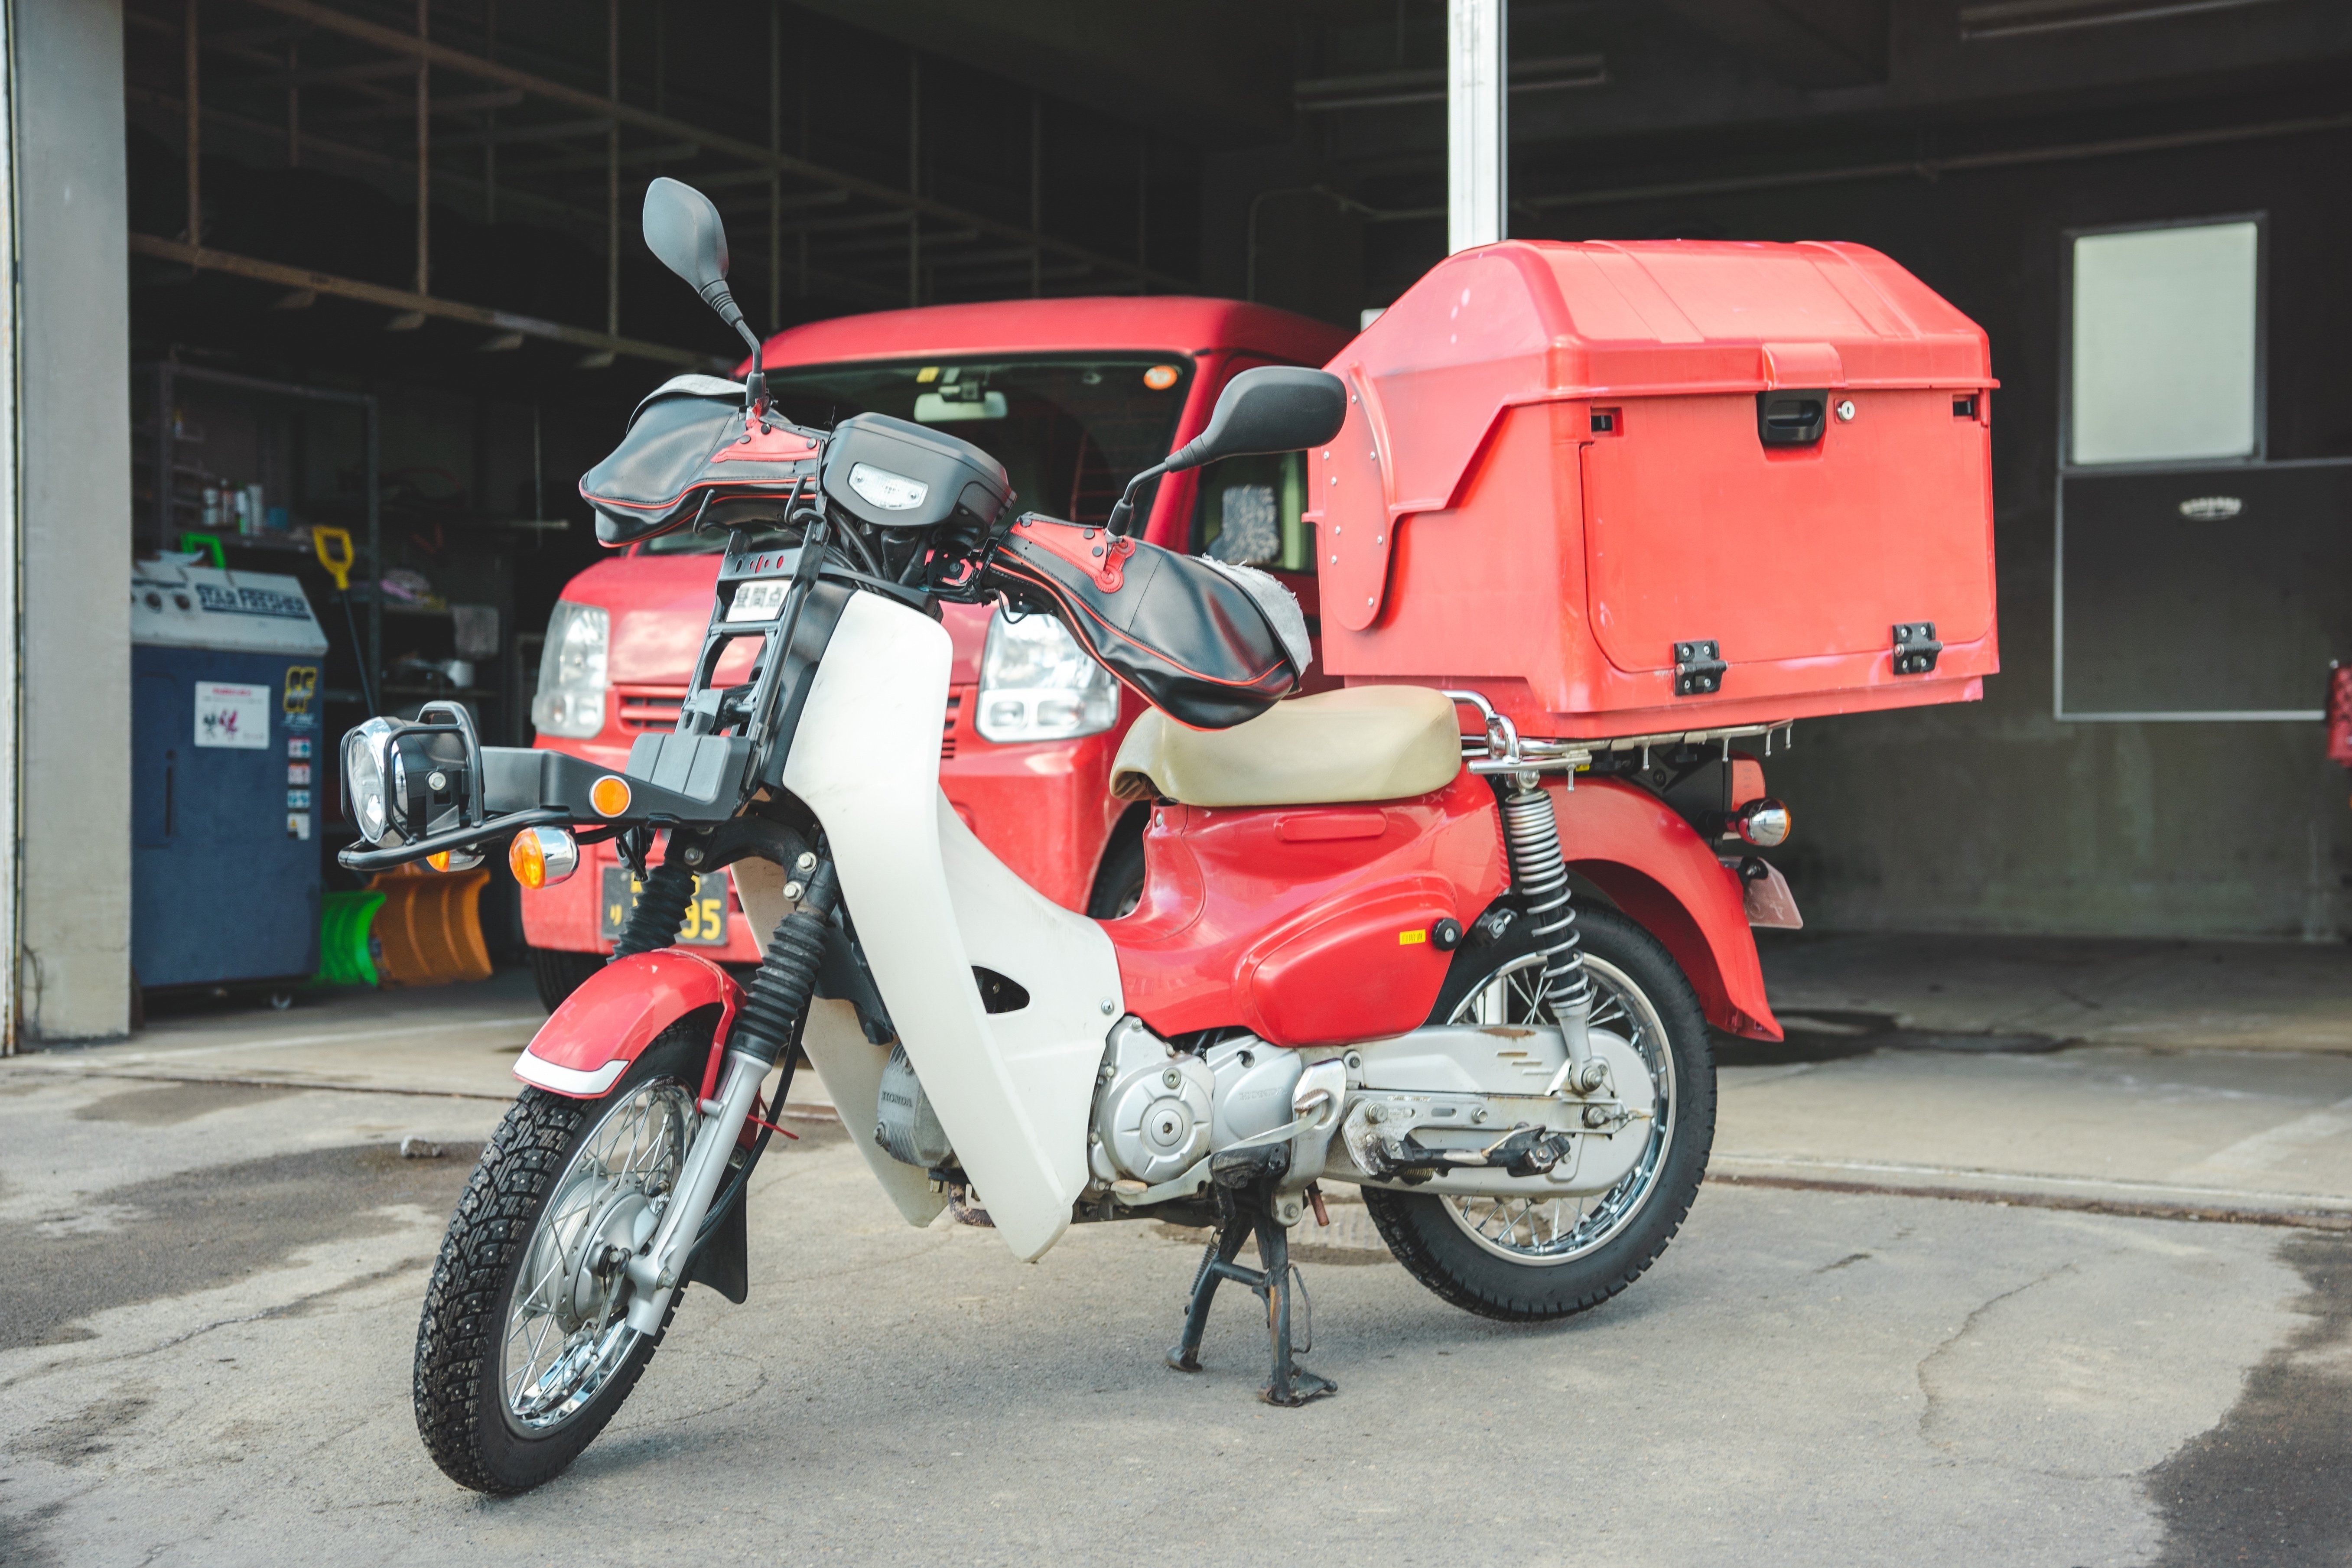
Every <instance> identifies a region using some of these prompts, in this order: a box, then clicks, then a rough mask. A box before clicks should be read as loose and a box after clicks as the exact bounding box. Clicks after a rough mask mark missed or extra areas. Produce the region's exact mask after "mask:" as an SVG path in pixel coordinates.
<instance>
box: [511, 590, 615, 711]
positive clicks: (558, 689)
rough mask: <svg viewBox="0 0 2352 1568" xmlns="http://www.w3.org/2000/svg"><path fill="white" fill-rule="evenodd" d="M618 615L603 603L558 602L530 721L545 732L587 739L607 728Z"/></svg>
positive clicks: (549, 622)
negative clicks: (608, 671) (609, 667)
mask: <svg viewBox="0 0 2352 1568" xmlns="http://www.w3.org/2000/svg"><path fill="white" fill-rule="evenodd" d="M612 639H613V617H612V616H611V615H610V614H608V613H607V612H606V611H605V609H604V606H603V605H575V604H573V603H572V601H571V600H569V599H558V600H557V601H556V602H555V614H553V615H552V616H549V617H548V619H547V646H546V647H545V648H544V649H543V650H542V651H541V654H540V656H539V695H537V696H536V697H533V698H532V699H531V700H530V721H531V722H532V723H533V724H536V725H537V726H539V732H540V733H541V734H542V735H561V736H563V737H566V738H568V739H571V740H575V741H578V740H586V739H587V738H588V737H589V736H591V735H595V734H599V733H601V732H602V731H604V688H605V679H604V668H605V656H606V654H607V652H608V651H609V650H610V648H611V647H612Z"/></svg>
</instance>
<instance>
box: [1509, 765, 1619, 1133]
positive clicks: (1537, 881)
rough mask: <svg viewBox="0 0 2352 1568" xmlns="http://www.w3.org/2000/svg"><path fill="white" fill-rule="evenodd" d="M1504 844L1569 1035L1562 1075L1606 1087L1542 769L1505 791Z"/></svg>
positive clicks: (1578, 1083)
mask: <svg viewBox="0 0 2352 1568" xmlns="http://www.w3.org/2000/svg"><path fill="white" fill-rule="evenodd" d="M1503 843H1504V847H1505V848H1506V850H1507V852H1508V853H1509V855H1510V858H1511V881H1512V884H1513V887H1514V889H1516V890H1517V893H1518V895H1519V899H1520V900H1521V902H1522V904H1523V905H1524V906H1525V910H1526V919H1527V921H1528V933H1529V934H1530V935H1531V936H1532V937H1533V938H1534V939H1535V943H1536V946H1537V947H1538V949H1539V950H1540V951H1541V952H1542V953H1543V958H1544V999H1545V1002H1546V1004H1547V1005H1549V1007H1550V1009H1551V1014H1552V1016H1553V1017H1554V1018H1555V1019H1557V1020H1558V1021H1559V1026H1560V1031H1561V1033H1562V1034H1563V1035H1565V1036H1566V1037H1567V1040H1568V1058H1569V1059H1568V1064H1567V1066H1566V1067H1564V1068H1562V1069H1561V1071H1560V1076H1559V1079H1556V1080H1555V1081H1554V1084H1553V1088H1554V1089H1555V1090H1556V1089H1559V1087H1560V1085H1562V1084H1566V1085H1569V1086H1570V1087H1572V1088H1574V1089H1577V1090H1578V1091H1579V1092H1585V1091H1589V1090H1591V1089H1595V1088H1597V1087H1598V1086H1599V1084H1600V1081H1601V1073H1602V1070H1603V1069H1602V1066H1601V1062H1600V1061H1599V1060H1598V1059H1596V1058H1594V1057H1593V1056H1592V1047H1591V1040H1590V1039H1589V1038H1588V1031H1587V1025H1588V1023H1589V1021H1590V1020H1591V1016H1592V977H1591V975H1589V974H1587V973H1585V972H1584V952H1583V950H1582V946H1581V943H1580V939H1579V938H1578V936H1577V934H1576V905H1575V901H1574V895H1573V892H1572V890H1571V889H1570V887H1569V884H1568V862H1567V860H1566V858H1563V857H1562V856H1561V854H1560V852H1559V817H1558V816H1556V815H1555V814H1554V812H1553V810H1552V804H1551V795H1550V793H1549V791H1547V790H1546V789H1545V788H1544V787H1543V783H1542V780H1541V779H1540V778H1539V777H1538V775H1537V774H1535V773H1517V774H1514V775H1513V776H1512V781H1511V791H1510V793H1509V794H1508V795H1505V796H1504V797H1503Z"/></svg>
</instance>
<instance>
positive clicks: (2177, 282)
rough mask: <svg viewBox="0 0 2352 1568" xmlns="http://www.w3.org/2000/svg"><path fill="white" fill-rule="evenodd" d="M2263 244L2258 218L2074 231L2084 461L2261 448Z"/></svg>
mask: <svg viewBox="0 0 2352 1568" xmlns="http://www.w3.org/2000/svg"><path fill="white" fill-rule="evenodd" d="M2259 244H2260V238H2259V230H2258V229H2257V228H2256V227H2255V226H2254V225H2252V224H2251V223H2217V224H2201V225H2199V226H2196V227H2193V228H2150V229H2140V230H2137V231H2136V232H2133V233H2129V234H2098V235H2085V236H2084V237H2082V238H2080V239H2077V240H2076V241H2075V242H2074V355H2073V358H2074V409H2073V417H2072V419H2071V420H2070V421H2069V429H2070V431H2071V433H2072V445H2073V447H2074V451H2073V454H2072V458H2073V460H2074V462H2076V463H2167V462H2185V461H2189V460H2191V459H2197V458H2248V457H2252V455H2253V451H2254V284H2255V276H2256V255H2257V250H2258V248H2259Z"/></svg>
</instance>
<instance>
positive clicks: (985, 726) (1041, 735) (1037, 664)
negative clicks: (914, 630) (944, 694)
mask: <svg viewBox="0 0 2352 1568" xmlns="http://www.w3.org/2000/svg"><path fill="white" fill-rule="evenodd" d="M975 722H976V724H977V727H978V728H979V730H980V732H981V735H982V738H984V739H986V740H991V741H995V742H1016V741H1068V740H1075V739H1076V738H1077V737H1078V736H1080V735H1098V734H1100V733H1101V732H1102V731H1105V730H1108V729H1109V728H1110V727H1111V726H1112V725H1113V724H1116V723H1118V680H1117V679H1114V678H1113V676H1112V675H1111V672H1110V671H1109V670H1108V669H1105V668H1103V667H1102V666H1101V665H1099V664H1097V663H1096V662H1095V661H1094V660H1093V659H1092V658H1089V657H1088V656H1087V653H1086V652H1085V651H1084V650H1083V649H1081V648H1080V647H1078V644H1077V639H1076V638H1075V637H1071V636H1070V634H1069V633H1068V632H1067V631H1066V630H1065V629H1064V628H1063V626H1062V623H1061V622H1059V621H1057V620H1055V618H1054V617H1053V616H1041V615H1032V616H1022V617H1020V618H1019V619H1018V620H1015V619H1013V618H1012V617H1011V616H1007V615H1005V614H1004V612H1003V610H999V611H998V612H997V613H996V615H995V616H993V617H992V618H991V619H990V621H989V623H988V646H987V647H986V648H985V649H984V650H983V651H982V654H981V656H980V714H979V717H978V719H977V720H976V721H975Z"/></svg>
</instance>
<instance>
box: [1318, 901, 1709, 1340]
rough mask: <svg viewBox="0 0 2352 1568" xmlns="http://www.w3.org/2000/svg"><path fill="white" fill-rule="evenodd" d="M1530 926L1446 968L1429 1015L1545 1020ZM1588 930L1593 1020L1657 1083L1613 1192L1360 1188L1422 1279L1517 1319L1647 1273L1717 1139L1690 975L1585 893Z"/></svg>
mask: <svg viewBox="0 0 2352 1568" xmlns="http://www.w3.org/2000/svg"><path fill="white" fill-rule="evenodd" d="M1524 926H1525V922H1524V921H1522V922H1520V923H1519V925H1518V926H1515V927H1514V928H1513V929H1512V930H1511V931H1508V932H1507V933H1506V934H1505V936H1504V937H1503V939H1502V941H1501V942H1497V943H1496V944H1495V946H1494V947H1493V948H1491V949H1489V950H1486V957H1485V961H1484V962H1483V963H1478V964H1476V965H1474V966H1468V967H1467V968H1466V969H1465V973H1464V974H1463V975H1462V976H1461V977H1460V979H1458V980H1454V979H1449V981H1448V982H1447V984H1446V987H1445V990H1444V992H1443V993H1441V994H1440V995H1439V998H1438V1003H1437V1006H1436V1008H1435V1010H1434V1012H1433V1015H1432V1016H1431V1022H1432V1023H1454V1024H1465V1023H1466V1024H1524V1023H1530V1022H1534V1021H1535V1018H1536V1015H1535V1012H1534V997H1535V991H1534V986H1533V984H1532V983H1533V982H1534V981H1536V980H1538V979H1539V978H1540V977H1541V973H1542V965H1543V959H1542V955H1541V954H1540V953H1538V952H1536V951H1535V949H1534V947H1533V945H1532V944H1531V943H1530V942H1528V940H1527V934H1526V931H1525V930H1524ZM1577 930H1578V931H1579V933H1580V935H1581V937H1582V939H1583V951H1584V957H1585V972H1586V973H1588V974H1590V975H1591V978H1592V985H1593V998H1592V1002H1593V1005H1592V1023H1593V1026H1595V1027H1597V1028H1604V1029H1611V1030H1613V1031H1615V1032H1617V1033H1619V1034H1621V1035H1623V1036H1624V1037H1626V1038H1628V1039H1630V1040H1631V1041H1632V1042H1633V1047H1634V1049H1635V1050H1637V1051H1639V1052H1640V1053H1641V1054H1642V1055H1643V1058H1644V1059H1645V1060H1646V1061H1647V1062H1648V1064H1649V1068H1650V1072H1651V1076H1652V1078H1653V1080H1654V1082H1655V1084H1656V1089H1657V1096H1656V1100H1655V1103H1654V1105H1653V1107H1651V1110H1652V1112H1653V1115H1654V1118H1655V1120H1654V1121H1653V1122H1652V1123H1651V1124H1650V1132H1649V1137H1650V1143H1649V1145H1648V1147H1647V1148H1646V1149H1645V1150H1644V1152H1643V1157H1642V1158H1641V1160H1640V1161H1639V1162H1638V1163H1636V1164H1635V1166H1634V1168H1633V1171H1632V1172H1630V1173H1628V1174H1627V1175H1626V1177H1625V1179H1624V1180H1623V1181H1622V1182H1620V1183H1619V1184H1617V1185H1616V1186H1615V1187H1612V1189H1610V1191H1608V1192H1606V1193H1602V1194H1595V1195H1592V1196H1588V1197H1581V1198H1566V1197H1563V1198H1554V1199H1550V1200H1549V1201H1545V1202H1535V1201H1530V1200H1526V1199H1504V1200H1496V1199H1493V1198H1463V1197H1454V1196H1449V1195H1444V1194H1433V1193H1411V1192H1398V1191H1393V1190H1391V1189H1388V1188H1381V1187H1366V1188H1364V1189H1363V1194H1364V1205H1365V1207H1366V1208H1367V1209H1369V1210H1370V1214H1371V1219H1372V1223H1373V1225H1374V1226H1377V1227H1378V1228H1379V1230H1380V1233H1381V1239H1382V1240H1384V1241H1386V1242H1387V1243H1388V1246H1389V1250H1390V1251H1391V1253H1393V1254H1394V1255H1395V1257H1396V1259H1397V1261H1398V1262H1400V1263H1402V1264H1403V1265H1404V1266H1405V1268H1406V1270H1407V1271H1408V1272H1410V1273H1411V1274H1412V1277H1413V1278H1414V1279H1418V1280H1420V1281H1421V1282H1422V1283H1423V1285H1425V1286H1427V1287H1428V1288H1429V1289H1432V1290H1433V1291H1435V1292H1436V1293H1437V1294H1438V1295H1439V1296H1441V1297H1443V1298H1444V1299H1445V1300H1448V1301H1450V1302H1452V1303H1453V1304H1454V1305H1455V1306H1457V1307H1460V1308H1462V1309H1463V1310H1465V1311H1471V1312H1475V1313H1477V1314H1479V1315H1480V1316H1481V1317H1487V1318H1499V1319H1501V1320H1503V1321H1507V1322H1522V1323H1526V1322H1545V1321H1550V1320H1552V1319H1555V1318H1564V1317H1568V1316H1570V1314H1572V1313H1576V1312H1581V1311H1584V1310H1587V1309H1588V1308H1591V1307H1596V1306H1599V1305H1600V1304H1601V1302H1603V1301H1605V1300H1608V1299H1609V1298H1610V1297H1612V1296H1614V1295H1615V1294H1617V1292H1619V1291H1620V1290H1622V1289H1625V1287H1627V1286H1628V1285H1631V1284H1632V1283H1633V1281H1634V1280H1636V1279H1640V1278H1641V1276H1642V1274H1643V1271H1644V1270H1645V1269H1647V1268H1649V1267H1650V1265H1651V1264H1652V1263H1654V1262H1655V1261H1656V1260H1657V1257H1658V1254H1659V1253H1661V1252H1663V1251H1664V1250H1665V1247H1666V1243H1667V1242H1669V1241H1671V1240H1672V1239H1673V1238H1674V1235H1675V1231H1677V1230H1679V1229H1680V1228H1681V1227H1682V1223H1683V1219H1684V1216H1685V1215H1688V1214H1689V1213H1690V1205H1691V1201H1692V1200H1693V1199H1694V1198H1695V1197H1696V1196H1697V1194H1698V1187H1699V1182H1700V1181H1701V1179H1702V1178H1703V1177H1705V1175H1706V1160H1707V1154H1708V1152H1709V1150H1710V1149H1711V1148H1712V1147H1713V1144H1714V1142H1715V1052H1714V1048H1713V1047H1712V1046H1711V1045H1710V1044H1709V1042H1708V1039H1707V1033H1706V1016H1705V1014H1704V1013H1702V1012H1701V1011H1700V1009H1699V1004H1698V994H1697V993H1696V991H1694V990H1693V989H1692V988H1691V984H1690V981H1689V980H1688V979H1687V978H1685V976H1684V974H1683V973H1682V971H1681V969H1679V968H1678V967H1676V965H1675V961H1674V959H1673V958H1672V957H1671V956H1670V955H1669V954H1668V953H1667V952H1666V950H1665V949H1664V947H1663V946H1661V945H1660V944H1659V942H1658V941H1657V939H1656V938H1654V937H1653V936H1651V935H1650V933H1649V932H1647V931H1643V929H1642V928H1641V927H1640V926H1638V925H1635V924H1634V923H1633V921H1630V920H1628V919H1626V918H1625V917H1624V916H1623V915H1622V914H1619V913H1618V912H1617V911H1616V910H1610V909H1602V908H1599V907H1595V906H1592V905H1583V906H1580V908H1579V909H1578V910H1577ZM1547 1021H1548V1020H1547ZM1624 1135H1625V1134H1623V1133H1620V1134H1619V1136H1621V1137H1622V1136H1624Z"/></svg>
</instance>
